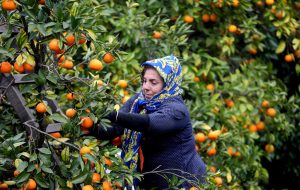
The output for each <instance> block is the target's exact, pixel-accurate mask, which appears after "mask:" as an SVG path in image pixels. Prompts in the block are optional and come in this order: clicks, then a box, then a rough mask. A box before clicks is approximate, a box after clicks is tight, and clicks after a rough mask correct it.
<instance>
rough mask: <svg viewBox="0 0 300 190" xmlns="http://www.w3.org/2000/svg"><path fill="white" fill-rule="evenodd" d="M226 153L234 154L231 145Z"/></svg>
mask: <svg viewBox="0 0 300 190" xmlns="http://www.w3.org/2000/svg"><path fill="white" fill-rule="evenodd" d="M227 153H228V154H229V156H233V155H234V150H233V148H232V147H231V146H230V147H228V148H227Z"/></svg>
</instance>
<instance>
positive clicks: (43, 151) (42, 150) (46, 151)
mask: <svg viewBox="0 0 300 190" xmlns="http://www.w3.org/2000/svg"><path fill="white" fill-rule="evenodd" d="M38 150H39V151H40V152H41V153H43V154H51V151H50V150H49V149H47V148H39V149H38Z"/></svg>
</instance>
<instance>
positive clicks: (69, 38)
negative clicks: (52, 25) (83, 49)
mask: <svg viewBox="0 0 300 190" xmlns="http://www.w3.org/2000/svg"><path fill="white" fill-rule="evenodd" d="M63 35H64V37H65V40H66V44H67V45H68V46H72V45H73V44H75V36H74V35H73V34H68V33H67V32H64V33H63Z"/></svg>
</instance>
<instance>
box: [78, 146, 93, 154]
mask: <svg viewBox="0 0 300 190" xmlns="http://www.w3.org/2000/svg"><path fill="white" fill-rule="evenodd" d="M91 152H92V151H91V149H90V148H89V147H87V146H83V147H81V148H80V155H84V154H88V153H89V154H90V153H91Z"/></svg>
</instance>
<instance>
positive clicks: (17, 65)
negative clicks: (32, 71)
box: [14, 62, 25, 73]
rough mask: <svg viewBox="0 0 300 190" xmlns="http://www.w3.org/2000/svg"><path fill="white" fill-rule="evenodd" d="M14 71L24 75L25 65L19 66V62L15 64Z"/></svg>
mask: <svg viewBox="0 0 300 190" xmlns="http://www.w3.org/2000/svg"><path fill="white" fill-rule="evenodd" d="M14 69H15V71H18V72H19V73H24V71H25V68H24V65H23V64H22V65H19V64H18V63H17V62H15V63H14Z"/></svg>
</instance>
